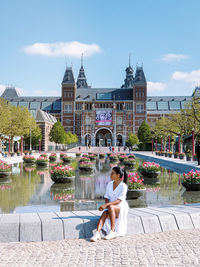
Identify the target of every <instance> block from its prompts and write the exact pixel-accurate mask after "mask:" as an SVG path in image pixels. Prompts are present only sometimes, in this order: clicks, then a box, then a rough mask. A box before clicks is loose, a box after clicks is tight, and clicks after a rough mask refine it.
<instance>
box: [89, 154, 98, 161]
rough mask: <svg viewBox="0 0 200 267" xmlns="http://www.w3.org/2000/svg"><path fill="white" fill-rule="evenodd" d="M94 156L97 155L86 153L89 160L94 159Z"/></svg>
mask: <svg viewBox="0 0 200 267" xmlns="http://www.w3.org/2000/svg"><path fill="white" fill-rule="evenodd" d="M96 157H97V155H96V154H89V155H88V158H90V160H95V159H96Z"/></svg>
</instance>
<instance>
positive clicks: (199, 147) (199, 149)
mask: <svg viewBox="0 0 200 267" xmlns="http://www.w3.org/2000/svg"><path fill="white" fill-rule="evenodd" d="M195 152H196V154H197V161H198V166H199V165H200V140H198V143H197V145H196V148H195Z"/></svg>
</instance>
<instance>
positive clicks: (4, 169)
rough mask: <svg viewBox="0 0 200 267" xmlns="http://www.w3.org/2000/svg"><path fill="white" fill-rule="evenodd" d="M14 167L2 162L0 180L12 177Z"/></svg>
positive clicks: (0, 162) (0, 163)
mask: <svg viewBox="0 0 200 267" xmlns="http://www.w3.org/2000/svg"><path fill="white" fill-rule="evenodd" d="M11 170H12V167H11V165H9V164H7V163H6V162H4V161H2V160H0V178H1V177H7V176H10V175H11Z"/></svg>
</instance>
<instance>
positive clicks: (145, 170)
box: [139, 162, 160, 178]
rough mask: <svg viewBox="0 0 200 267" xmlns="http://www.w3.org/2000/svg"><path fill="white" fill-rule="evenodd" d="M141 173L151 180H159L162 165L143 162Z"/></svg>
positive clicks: (140, 168)
mask: <svg viewBox="0 0 200 267" xmlns="http://www.w3.org/2000/svg"><path fill="white" fill-rule="evenodd" d="M139 171H140V173H141V174H142V175H143V176H145V177H149V178H157V176H158V175H159V173H160V165H159V164H158V163H155V162H143V164H142V166H140V167H139Z"/></svg>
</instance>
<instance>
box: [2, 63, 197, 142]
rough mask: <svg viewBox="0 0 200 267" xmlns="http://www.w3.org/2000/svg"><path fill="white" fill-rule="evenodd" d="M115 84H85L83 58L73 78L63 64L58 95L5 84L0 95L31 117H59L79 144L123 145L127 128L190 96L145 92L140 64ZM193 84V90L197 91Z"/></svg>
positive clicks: (181, 105)
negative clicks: (23, 92) (22, 93)
mask: <svg viewBox="0 0 200 267" xmlns="http://www.w3.org/2000/svg"><path fill="white" fill-rule="evenodd" d="M125 71H126V77H125V80H124V83H123V84H122V86H121V87H119V88H92V87H91V86H88V83H87V79H86V75H85V70H84V67H83V62H82V61H81V68H80V71H79V75H78V78H77V80H76V81H75V78H74V74H73V70H72V68H71V67H66V70H65V73H64V77H63V80H62V84H61V97H45V96H44V97H37V96H34V97H29V96H27V97H26V96H20V95H19V93H18V92H17V90H16V89H15V88H10V87H9V88H6V89H5V91H4V92H3V94H2V95H1V97H3V98H4V99H7V100H8V101H9V102H10V103H11V104H12V105H14V106H25V107H27V108H28V109H29V110H30V112H31V113H32V115H33V116H34V117H35V116H36V112H37V110H42V111H45V112H46V113H50V114H51V115H53V116H54V117H55V118H56V119H59V120H60V121H61V123H62V125H63V127H64V128H65V130H66V131H71V132H72V133H76V134H77V135H78V137H79V142H80V143H81V144H82V145H89V144H90V145H92V146H96V145H97V146H98V145H100V146H109V145H113V146H116V145H125V141H126V139H127V137H128V134H129V132H133V133H137V131H138V128H139V126H140V124H141V123H142V122H143V121H144V120H146V121H147V122H148V123H149V124H150V125H151V126H153V125H154V124H155V122H156V120H157V119H158V118H160V117H162V116H168V115H169V114H170V113H172V112H175V111H179V110H180V109H182V108H184V105H185V104H186V103H187V102H188V101H189V100H190V99H191V97H192V96H147V82H146V78H145V74H144V71H143V67H139V66H137V67H136V71H135V73H134V70H133V68H132V67H131V66H130V64H129V66H128V67H127V68H126V70H125ZM199 91H200V89H199V88H196V89H195V91H194V94H198V93H199Z"/></svg>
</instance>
